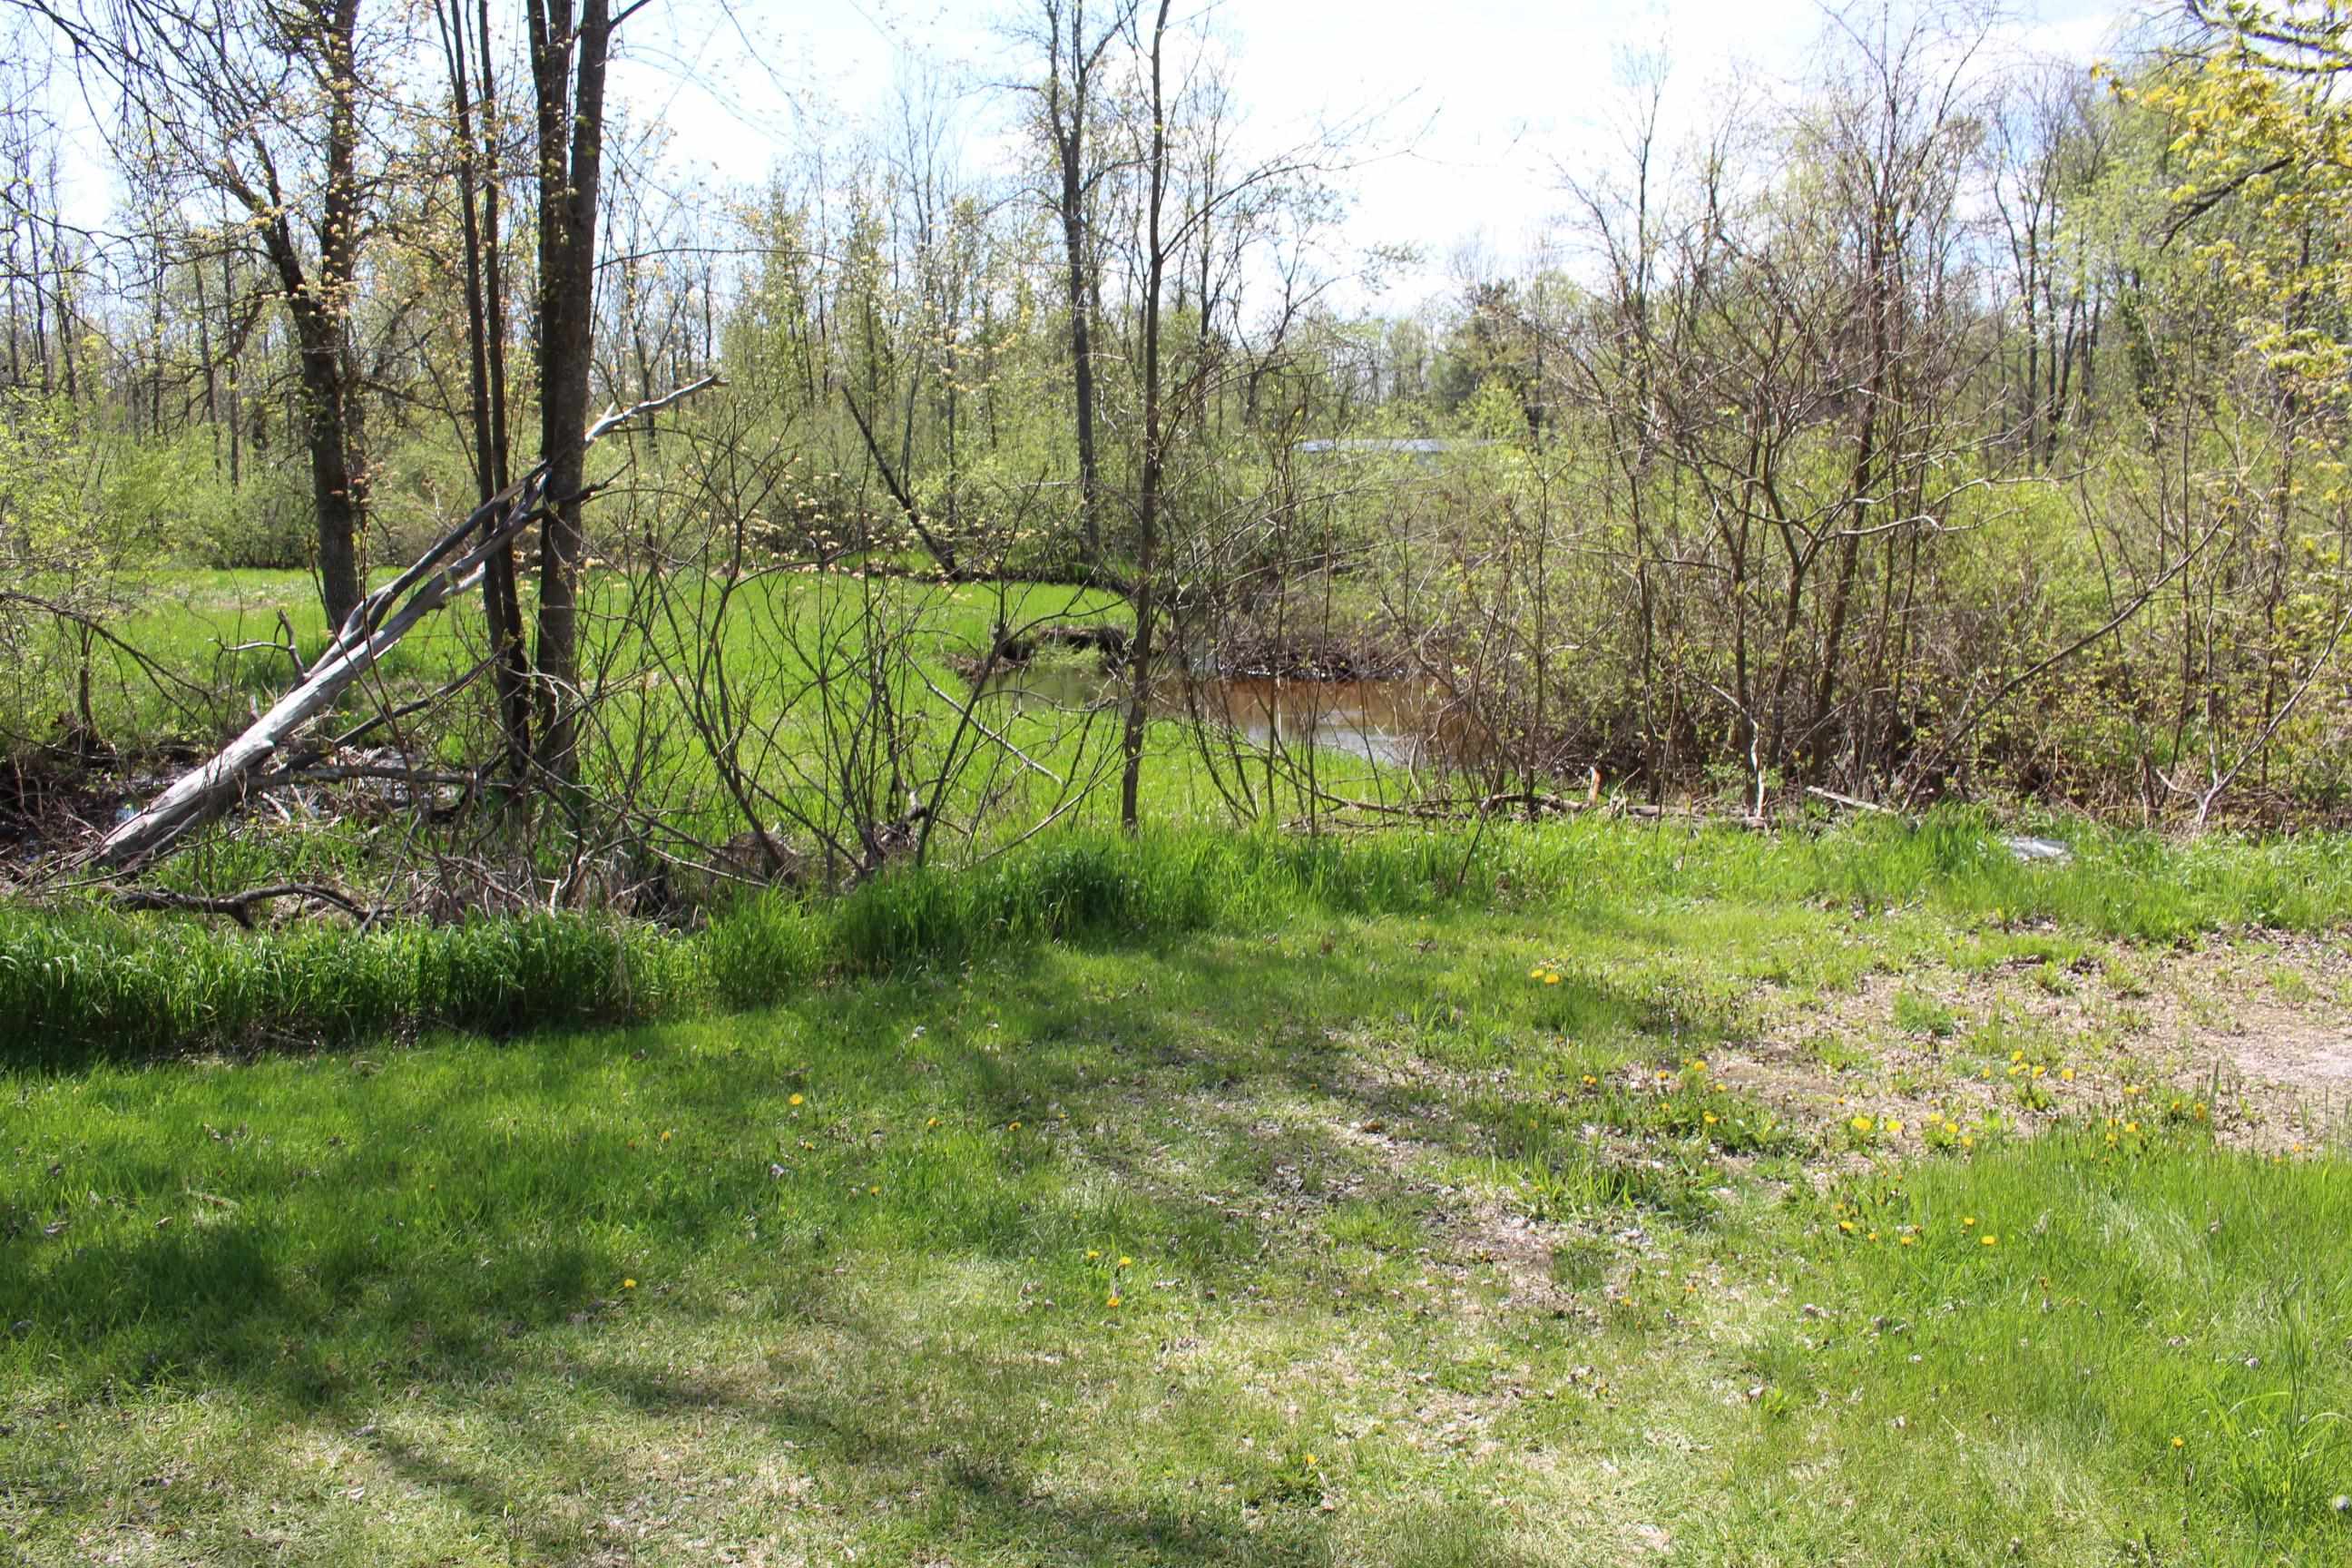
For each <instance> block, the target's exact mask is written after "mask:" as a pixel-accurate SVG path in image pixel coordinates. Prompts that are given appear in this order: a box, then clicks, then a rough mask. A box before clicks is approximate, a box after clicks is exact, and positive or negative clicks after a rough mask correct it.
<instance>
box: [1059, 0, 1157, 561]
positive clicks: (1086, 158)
mask: <svg viewBox="0 0 2352 1568" xmlns="http://www.w3.org/2000/svg"><path fill="white" fill-rule="evenodd" d="M1136 4H1137V0H1109V3H1108V5H1105V6H1104V11H1105V12H1106V13H1107V15H1106V16H1104V19H1103V20H1102V23H1101V26H1099V28H1097V29H1096V30H1093V31H1089V30H1088V28H1087V0H1037V7H1038V8H1037V12H1036V26H1037V27H1038V29H1039V30H1040V31H1042V32H1043V34H1044V35H1045V36H1044V38H1043V40H1042V42H1043V43H1044V45H1045V80H1044V82H1043V83H1041V84H1039V85H1038V86H1036V87H1035V88H1034V89H1032V90H1033V91H1034V93H1035V94H1036V97H1037V100H1038V110H1039V114H1040V129H1041V130H1042V131H1043V132H1044V133H1045V141H1046V145H1047V149H1048V151H1049V152H1050V153H1051V154H1052V159H1053V164H1052V168H1051V170H1050V174H1049V184H1048V185H1047V187H1046V193H1045V200H1046V205H1047V206H1048V207H1049V208H1051V210H1052V212H1053V214H1054V216H1055V219H1056V220H1057V221H1058V222H1059V224H1060V226H1061V231H1062V254H1063V261H1064V268H1063V280H1064V283H1065V286H1066V300H1067V302H1068V308H1069V334H1070V371H1071V375H1072V378H1073V382H1074V387H1073V394H1072V402H1071V410H1070V411H1071V419H1072V426H1073V429H1074V431H1075V434H1076V442H1077V458H1078V498H1079V502H1078V504H1079V507H1080V517H1081V526H1082V530H1083V533H1084V537H1085V540H1086V552H1087V561H1088V562H1089V563H1094V564H1096V565H1097V566H1099V564H1100V563H1101V562H1102V559H1103V539H1102V479H1101V468H1100V464H1099V461H1098V459H1097V453H1096V447H1095V434H1096V433H1095V419H1096V394H1095V350H1094V325H1093V310H1094V301H1095V299H1096V296H1097V293H1098V292H1099V289H1100V280H1099V278H1098V277H1097V270H1096V269H1097V265H1098V258H1097V252H1096V248H1095V247H1094V244H1093V241H1092V237H1091V236H1090V235H1089V233H1088V225H1089V217H1090V214H1091V212H1092V210H1093V205H1094V202H1095V198H1096V190H1097V186H1098V185H1099V184H1101V182H1102V181H1103V179H1104V178H1105V177H1106V175H1107V174H1108V173H1109V172H1110V169H1111V165H1110V164H1108V163H1105V162H1104V161H1103V159H1102V157H1101V154H1100V153H1099V152H1098V151H1097V144H1098V140H1099V139H1098V137H1097V134H1096V129H1095V118H1096V116H1097V113H1098V112H1099V111H1100V109H1101V96H1102V95H1101V86H1100V83H1101V77H1102V72H1103V68H1104V58H1105V56H1106V55H1107V54H1108V51H1109V49H1110V47H1111V46H1112V45H1113V44H1114V43H1116V42H1117V41H1118V37H1119V36H1120V34H1121V33H1122V32H1123V31H1125V30H1127V29H1128V28H1129V27H1130V26H1132V24H1133V22H1134V20H1135V15H1136ZM1153 36H1154V37H1155V38H1156V37H1158V36H1159V34H1158V32H1157V31H1155V33H1154V35H1153Z"/></svg>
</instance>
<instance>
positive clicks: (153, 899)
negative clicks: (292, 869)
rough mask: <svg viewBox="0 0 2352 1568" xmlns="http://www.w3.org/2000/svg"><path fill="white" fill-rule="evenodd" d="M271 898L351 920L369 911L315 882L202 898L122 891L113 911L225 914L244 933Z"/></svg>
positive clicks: (145, 890) (147, 890) (157, 891)
mask: <svg viewBox="0 0 2352 1568" xmlns="http://www.w3.org/2000/svg"><path fill="white" fill-rule="evenodd" d="M273 899H304V900H310V901H312V902H316V903H321V904H332V905H333V906H334V907H335V908H337V909H339V910H343V911H344V912H345V913H347V914H349V915H350V916H351V917H352V919H353V920H355V921H365V920H367V919H368V918H369V911H368V910H366V909H365V908H363V907H362V905H361V904H360V903H359V901H358V900H355V899H353V898H352V896H351V895H350V894H348V893H345V892H342V891H340V890H339V889H334V888H327V887H321V886H320V885H319V884H317V883H315V882H281V883H278V884H277V885H276V886H273V887H268V888H254V889H249V890H247V891H246V892H242V893H229V894H226V895H224V896H222V897H219V898H206V897H204V896H202V895H199V894H195V893H167V892H164V891H163V890H162V889H156V888H125V889H122V890H121V892H118V893H116V894H115V895H114V903H115V907H116V908H117V909H123V910H168V911H170V912H172V913H175V914H197V915H226V916H228V918H229V919H231V920H233V921H236V923H237V924H239V925H241V926H244V927H246V928H247V930H250V929H252V926H253V907H254V906H255V905H256V904H265V903H268V902H269V901H270V900H273Z"/></svg>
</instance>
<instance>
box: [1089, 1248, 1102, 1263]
mask: <svg viewBox="0 0 2352 1568" xmlns="http://www.w3.org/2000/svg"><path fill="white" fill-rule="evenodd" d="M1101 1257H1102V1252H1101V1249H1099V1248H1097V1247H1087V1262H1089V1263H1092V1262H1095V1261H1096V1260H1097V1259H1098V1258H1101Z"/></svg>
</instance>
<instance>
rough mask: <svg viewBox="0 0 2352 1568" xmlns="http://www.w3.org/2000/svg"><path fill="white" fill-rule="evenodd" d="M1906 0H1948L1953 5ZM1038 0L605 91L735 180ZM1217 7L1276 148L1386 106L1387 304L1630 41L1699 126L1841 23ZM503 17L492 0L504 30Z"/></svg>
mask: <svg viewBox="0 0 2352 1568" xmlns="http://www.w3.org/2000/svg"><path fill="white" fill-rule="evenodd" d="M370 3H371V4H372V5H376V6H378V7H383V6H386V5H394V4H397V3H398V0H370ZM1106 3H1107V0H1094V4H1095V5H1096V6H1097V7H1099V6H1101V5H1105V4H1106ZM1859 3H1860V4H1862V5H1871V4H1872V3H1873V0H1859ZM1908 3H1909V4H1913V5H1920V6H1922V7H1925V8H1927V11H1928V12H1929V14H1939V13H1943V12H1948V11H1949V10H1951V9H1953V7H1952V6H1951V5H1950V0H1908ZM2159 3H2160V0H2137V5H2136V4H2135V0H2010V4H2009V6H2008V9H2007V11H2006V13H2005V15H2004V19H2003V20H2001V21H2000V23H1999V24H1998V26H1997V27H1996V29H1995V34H1994V42H1993V47H1992V49H1991V51H1990V53H1991V54H1992V55H1994V56H1997V57H2007V58H2023V57H2026V56H2049V57H2059V58H2069V59H2073V60H2075V61H2078V62H2080V63H2083V64H2084V65H2087V64H2088V63H2089V62H2090V61H2091V60H2092V59H2094V58H2098V57H2099V56H2100V55H2101V54H2103V53H2105V52H2107V51H2108V50H2109V49H2110V47H2112V45H2113V42H2114V40H2115V39H2116V37H2117V36H2118V34H2119V32H2120V30H2121V27H2122V26H2123V25H2124V24H2125V23H2126V22H2127V21H2129V20H2130V19H2131V18H2132V17H2133V16H2136V15H2137V7H2138V6H2139V5H2156V4H2159ZM1032 4H1034V0H652V3H651V4H649V5H646V8H645V9H644V10H643V11H641V12H639V13H638V14H637V15H636V16H633V17H631V18H630V19H629V21H628V22H627V24H626V26H625V27H624V28H623V35H624V37H623V47H622V51H621V53H620V55H619V57H618V58H617V59H616V63H615V66H614V77H613V81H612V89H611V98H612V100H614V101H615V102H618V103H621V104H624V105H625V107H626V112H627V113H628V115H629V117H630V118H631V119H632V120H633V121H635V122H637V123H639V124H640V125H643V124H646V123H648V122H659V123H660V124H662V125H663V126H664V127H665V128H666V130H667V132H668V135H669V140H670V149H669V157H670V160H671V162H672V163H674V164H675V165H677V170H678V174H680V175H681V176H683V177H684V179H685V180H686V181H687V182H688V183H705V184H709V185H711V186H715V187H719V188H722V189H723V188H728V187H739V186H741V185H745V184H754V183H757V182H760V181H761V180H763V179H764V178H765V176H766V175H767V174H769V172H770V171H771V170H772V168H774V167H775V166H776V165H777V164H779V163H782V162H785V161H787V160H790V159H792V158H793V156H794V155H795V154H796V153H797V152H798V151H799V150H801V149H803V148H804V147H806V146H807V145H808V144H809V143H810V142H812V141H814V140H818V139H823V140H824V141H826V142H830V143H831V144H832V145H833V146H835V148H836V149H838V148H839V147H840V146H841V145H842V144H843V143H844V142H845V141H846V140H847V138H848V136H849V135H850V133H852V132H854V131H855V130H856V128H857V127H858V126H859V125H860V124H862V123H869V122H879V121H883V120H885V119H886V118H887V111H888V108H889V105H890V103H891V100H892V98H893V95H894V93H895V92H896V90H897V89H898V87H899V85H900V84H901V83H904V82H906V81H908V80H909V79H912V78H913V77H914V76H915V75H916V74H918V72H919V69H920V68H922V67H924V66H926V65H928V66H929V68H932V69H934V70H935V71H937V72H938V74H939V75H940V77H941V78H942V79H947V80H950V81H961V82H962V83H964V84H966V85H967V86H968V87H970V88H972V89H980V88H984V87H985V86H986V85H987V84H990V83H993V82H1003V81H1006V80H1010V79H1015V78H1024V79H1027V78H1034V75H1035V73H1036V68H1035V66H1034V63H1033V62H1031V61H1029V60H1027V59H1025V58H1023V57H1022V56H1021V55H1020V53H1019V52H1018V51H1017V50H1016V49H1014V47H1013V46H1011V45H1010V44H1008V42H1007V41H1006V39H1005V37H1004V36H1003V32H1002V30H1001V28H1000V27H999V26H997V23H998V21H999V20H1000V19H1001V18H1003V17H1005V16H1008V15H1012V14H1017V13H1019V12H1020V11H1022V10H1024V8H1026V7H1027V6H1029V5H1032ZM1202 5H1206V6H1207V8H1208V14H1209V16H1211V18H1212V20H1213V27H1214V28H1215V30H1216V31H1217V33H1218V35H1219V36H1220V37H1221V39H1222V40H1223V44H1224V45H1225V47H1227V48H1229V49H1230V51H1231V54H1232V57H1233V59H1232V63H1233V72H1232V76H1233V85H1234V96H1235V99H1236V100H1237V101H1238V103H1239V104H1240V105H1241V107H1242V109H1243V111H1244V115H1245V116H1246V118H1247V122H1248V126H1249V128H1250V130H1251V131H1252V132H1255V137H1256V139H1257V140H1258V141H1259V142H1261V144H1262V145H1265V146H1289V145H1294V144H1296V143H1297V142H1299V141H1301V140H1303V139H1304V136H1305V134H1306V132H1307V130H1308V128H1310V127H1311V126H1312V125H1313V124H1314V123H1315V122H1316V121H1318V119H1320V120H1326V121H1330V120H1362V119H1364V118H1365V117H1366V116H1368V115H1370V116H1372V117H1373V118H1374V121H1375V130H1374V132H1373V133H1372V134H1371V135H1370V136H1369V137H1367V138H1365V139H1364V142H1363V143H1362V145H1364V146H1365V148H1366V150H1367V151H1366V153H1365V155H1364V156H1363V157H1362V158H1361V159H1360V162H1359V163H1358V164H1357V166H1355V167H1354V168H1353V169H1352V170H1351V171H1349V173H1348V174H1345V175H1344V176H1343V183H1344V184H1346V186H1347V187H1348V189H1349V193H1350V195H1351V197H1352V205H1351V208H1350V212H1349V217H1348V220H1347V223H1346V226H1345V228H1344V231H1343V232H1342V234H1341V235H1340V236H1339V245H1340V247H1342V248H1343V250H1354V251H1361V250H1363V249H1365V248H1368V247H1372V246H1376V245H1409V246H1412V247H1415V248H1416V249H1417V250H1418V251H1419V252H1420V254H1421V255H1422V257H1423V265H1422V266H1421V267H1420V268H1417V269H1415V270H1413V271H1411V272H1408V273H1405V274H1403V275H1401V276H1399V277H1397V278H1396V279H1393V280H1392V281H1391V286H1390V289H1389V291H1388V292H1387V293H1386V294H1385V295H1383V296H1382V297H1381V299H1380V300H1379V304H1380V306H1381V308H1382V309H1384V310H1410V309H1412V307H1413V306H1415V305H1417V304H1419V303H1420V302H1422V301H1423V300H1425V299H1427V298H1429V297H1431V296H1432V295H1433V294H1436V293H1438V292H1441V291H1444V290H1445V289H1447V288H1448V287H1449V281H1450V278H1451V272H1450V268H1449V263H1450V261H1451V259H1452V258H1453V257H1454V255H1455V253H1456V252H1457V251H1458V250H1460V249H1461V248H1462V247H1464V246H1465V245H1475V247H1479V248H1481V249H1483V251H1484V252H1485V253H1486V255H1488V256H1489V257H1491V258H1493V259H1494V260H1495V262H1496V263H1497V264H1499V265H1501V266H1503V267H1505V268H1507V267H1508V266H1509V265H1511V264H1512V263H1513V262H1515V261H1517V260H1519V259H1522V258H1525V257H1526V256H1527V254H1528V251H1529V249H1530V248H1531V247H1532V245H1533V243H1534V241H1535V238H1536V237H1537V236H1538V234H1539V233H1540V232H1541V231H1542V230H1543V228H1544V227H1545V225H1546V220H1547V218H1548V217H1549V216H1551V215H1553V214H1554V213H1556V212H1557V211H1558V210H1559V207H1560V205H1561V202H1560V198H1559V194H1558V193H1559V184H1560V172H1561V171H1562V170H1564V169H1565V170H1570V171H1576V170H1584V169H1590V168H1591V167H1594V166H1596V164H1598V163H1601V162H1602V161H1604V160H1606V159H1608V158H1609V157H1610V156H1611V155H1612V153H1614V152H1615V151H1616V150H1617V149H1619V148H1620V147H1621V146H1622V134H1621V128H1622V122H1623V121H1622V113H1620V112H1618V111H1619V110H1620V108H1621V106H1622V104H1623V103H1624V101H1625V99H1624V94H1623V91H1622V88H1621V86H1620V82H1621V80H1622V75H1621V72H1622V62H1623V60H1624V59H1625V58H1626V57H1627V56H1628V55H1629V54H1633V53H1650V54H1655V53H1658V52H1660V51H1663V52H1664V55H1665V58H1667V60H1668V61H1669V67H1670V68H1669V78H1668V79H1669V90H1668V108H1667V117H1668V121H1669V126H1670V127H1671V126H1673V125H1675V124H1680V125H1683V126H1691V125H1695V124H1696V123H1697V122H1699V121H1701V120H1703V119H1704V118H1705V117H1706V114H1707V112H1708V110H1710V109H1711V108H1712V107H1713V106H1714V105H1716V104H1717V103H1719V102H1721V101H1722V100H1723V96H1724V95H1725V94H1726V93H1727V92H1728V91H1732V90H1738V91H1740V92H1745V93H1754V92H1759V91H1761V92H1766V93H1770V92H1774V91H1777V90H1779V89H1782V88H1784V87H1790V86H1793V84H1795V83H1796V82H1797V81H1798V80H1799V79H1801V77H1802V75H1803V74H1804V71H1805V69H1806V66H1807V63H1808V60H1809V58H1811V56H1812V54H1813V53H1814V52H1815V51H1816V50H1817V49H1818V47H1819V46H1820V43H1821V40H1822V37H1823V36H1824V31H1825V27H1826V26H1827V21H1828V16H1829V12H1828V11H1827V10H1826V9H1825V8H1824V6H1823V5H1822V4H1821V3H1819V0H1633V3H1631V4H1611V3H1609V0H1453V3H1452V4H1450V5H1429V4H1426V3H1423V4H1420V5H1405V4H1402V0H1178V14H1179V16H1184V15H1186V14H1187V11H1188V8H1190V14H1191V15H1193V16H1198V15H1199V14H1200V11H1199V8H1200V7H1201V6H1202ZM493 11H494V15H498V16H500V18H501V22H502V24H503V22H504V21H505V20H506V19H507V13H508V12H509V7H508V6H505V5H495V6H494V7H493ZM507 41H508V42H509V44H513V43H516V42H519V40H514V39H509V40H507ZM61 78H63V73H58V77H54V78H53V79H52V80H51V84H50V90H51V96H52V97H53V98H54V99H56V100H57V102H56V103H55V105H54V108H55V110H56V112H58V114H59V116H60V118H61V120H63V121H65V122H66V123H67V124H68V127H73V126H76V125H79V127H81V128H82V130H81V131H80V132H79V133H69V134H68V150H67V157H68V181H69V184H70V187H71V188H70V190H69V192H68V198H67V207H68V215H67V216H68V221H75V222H84V223H89V224H91V225H94V226H104V225H105V224H106V221H107V220H106V216H104V215H105V211H106V208H107V207H108V206H109V205H110V203H111V201H112V200H113V198H114V193H115V190H116V188H117V187H116V185H115V182H114V181H113V179H112V178H111V176H110V173H109V172H108V171H107V169H106V167H105V165H104V163H102V161H101V157H100V153H99V148H98V145H97V139H96V138H95V137H94V136H93V135H90V134H89V132H88V130H87V127H88V124H89V121H88V117H87V114H86V113H85V112H84V111H83V110H82V109H81V106H80V104H79V100H78V95H77V94H75V93H74V92H73V90H72V89H71V87H70V85H69V80H70V79H61ZM1007 113H1008V111H1007V107H1006V103H1005V100H1004V99H1003V95H1001V94H990V93H987V92H985V91H981V90H972V91H971V92H970V94H969V96H967V97H966V98H964V99H963V100H961V107H960V109H959V111H958V115H959V130H960V131H961V132H962V133H963V135H964V136H965V138H966V139H967V149H966V152H965V154H964V159H965V163H966V164H967V166H968V167H970V168H972V169H974V170H984V169H987V168H989V167H990V166H991V165H998V166H1001V165H1002V163H1003V159H1002V157H1001V156H1000V155H995V154H997V153H1001V151H1002V143H1003V138H1004V137H1005V135H1006V134H1007V131H1008V121H1007ZM1670 139H1671V134H1670ZM992 143H994V144H995V147H994V148H992ZM1349 292H1351V293H1354V292H1355V291H1353V290H1350V291H1349ZM1357 297H1358V298H1359V299H1360V298H1361V296H1360V294H1358V295H1357Z"/></svg>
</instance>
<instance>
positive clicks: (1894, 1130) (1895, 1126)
mask: <svg viewBox="0 0 2352 1568" xmlns="http://www.w3.org/2000/svg"><path fill="white" fill-rule="evenodd" d="M1902 1131H1903V1123H1901V1122H1900V1121H1889V1122H1888V1123H1887V1124H1886V1135H1887V1136H1888V1137H1889V1138H1893V1137H1896V1136H1899V1135H1900V1134H1901V1133H1902Z"/></svg>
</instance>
